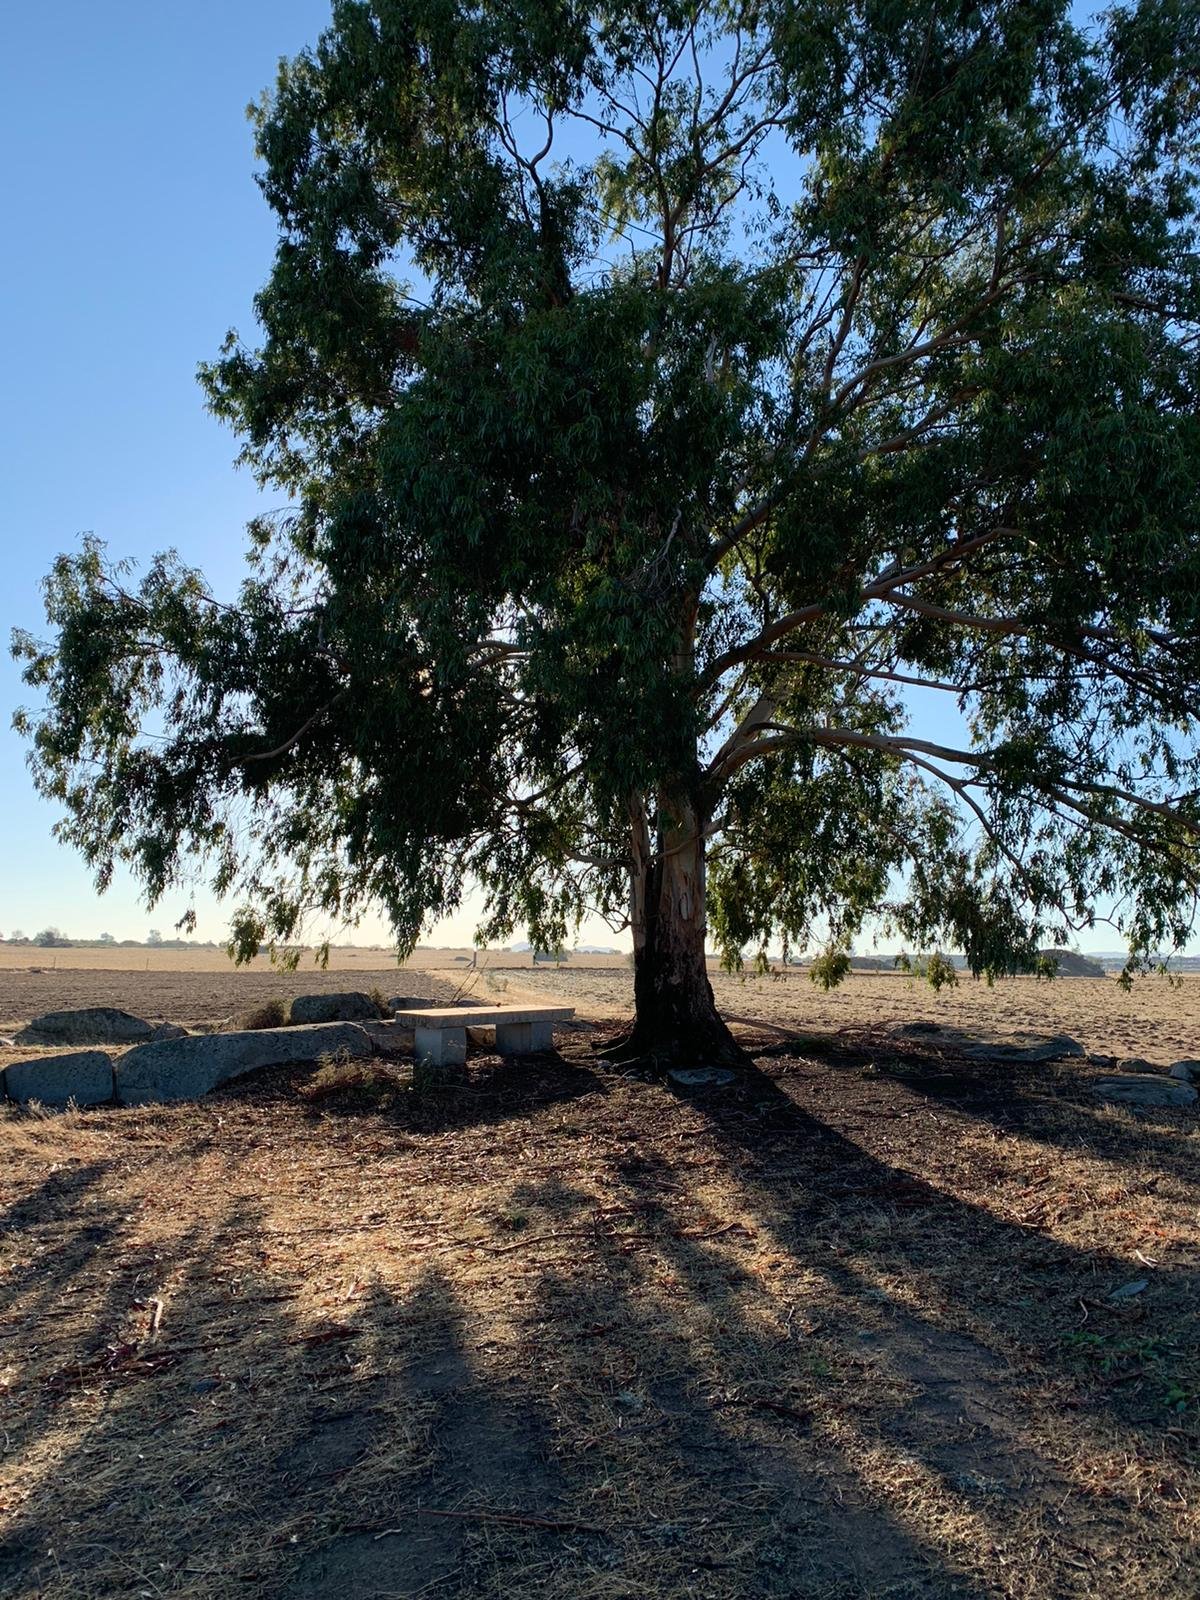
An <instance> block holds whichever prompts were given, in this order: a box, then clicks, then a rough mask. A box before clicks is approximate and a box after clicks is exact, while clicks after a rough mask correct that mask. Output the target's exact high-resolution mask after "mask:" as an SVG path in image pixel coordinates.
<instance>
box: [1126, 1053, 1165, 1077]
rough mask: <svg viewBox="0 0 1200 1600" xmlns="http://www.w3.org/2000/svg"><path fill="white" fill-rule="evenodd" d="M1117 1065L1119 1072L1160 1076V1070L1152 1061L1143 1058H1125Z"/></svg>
mask: <svg viewBox="0 0 1200 1600" xmlns="http://www.w3.org/2000/svg"><path fill="white" fill-rule="evenodd" d="M1115 1065H1116V1069H1117V1071H1118V1072H1140V1073H1143V1074H1147V1073H1150V1074H1153V1075H1154V1076H1155V1077H1157V1076H1158V1070H1159V1069H1158V1068H1157V1067H1156V1066H1155V1065H1154V1063H1153V1062H1152V1061H1147V1060H1145V1058H1144V1057H1142V1056H1123V1057H1122V1058H1121V1060H1120V1061H1118V1062H1116V1063H1115Z"/></svg>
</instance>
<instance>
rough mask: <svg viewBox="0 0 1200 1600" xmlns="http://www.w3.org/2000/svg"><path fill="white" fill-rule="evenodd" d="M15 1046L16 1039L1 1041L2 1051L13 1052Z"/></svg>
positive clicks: (0, 1048)
mask: <svg viewBox="0 0 1200 1600" xmlns="http://www.w3.org/2000/svg"><path fill="white" fill-rule="evenodd" d="M15 1044H16V1040H15V1039H0V1050H11V1049H12V1048H13V1046H14V1045H15Z"/></svg>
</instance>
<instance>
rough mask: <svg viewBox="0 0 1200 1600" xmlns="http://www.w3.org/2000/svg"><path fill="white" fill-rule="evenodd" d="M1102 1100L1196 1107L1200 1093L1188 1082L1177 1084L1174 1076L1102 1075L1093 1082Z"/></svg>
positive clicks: (1132, 1103)
mask: <svg viewBox="0 0 1200 1600" xmlns="http://www.w3.org/2000/svg"><path fill="white" fill-rule="evenodd" d="M1092 1088H1093V1089H1094V1090H1095V1092H1096V1093H1097V1094H1098V1095H1099V1096H1100V1097H1101V1099H1102V1100H1108V1101H1109V1102H1111V1103H1112V1104H1113V1105H1121V1106H1179V1107H1182V1106H1193V1105H1195V1103H1196V1101H1197V1100H1198V1099H1200V1094H1198V1093H1197V1091H1196V1090H1195V1089H1193V1088H1192V1086H1191V1084H1188V1083H1175V1082H1172V1081H1171V1079H1170V1078H1161V1077H1159V1076H1157V1075H1155V1076H1154V1077H1153V1078H1150V1077H1143V1076H1141V1075H1140V1074H1136V1073H1134V1074H1131V1075H1130V1076H1129V1077H1128V1078H1098V1079H1097V1080H1096V1082H1095V1083H1094V1084H1093V1085H1092Z"/></svg>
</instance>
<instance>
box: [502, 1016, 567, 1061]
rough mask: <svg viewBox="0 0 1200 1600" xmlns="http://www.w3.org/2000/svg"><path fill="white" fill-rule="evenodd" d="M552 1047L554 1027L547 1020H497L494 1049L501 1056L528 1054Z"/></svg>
mask: <svg viewBox="0 0 1200 1600" xmlns="http://www.w3.org/2000/svg"><path fill="white" fill-rule="evenodd" d="M553 1048H554V1028H553V1025H552V1024H551V1023H549V1022H498V1023H497V1024H496V1051H497V1054H499V1055H502V1056H530V1055H534V1054H536V1053H537V1051H539V1050H552V1049H553Z"/></svg>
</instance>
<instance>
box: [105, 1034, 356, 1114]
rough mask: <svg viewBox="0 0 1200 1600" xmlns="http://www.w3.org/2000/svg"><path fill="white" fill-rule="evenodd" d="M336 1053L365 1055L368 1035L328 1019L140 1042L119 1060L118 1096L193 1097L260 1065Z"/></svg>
mask: <svg viewBox="0 0 1200 1600" xmlns="http://www.w3.org/2000/svg"><path fill="white" fill-rule="evenodd" d="M336 1052H345V1053H346V1054H347V1055H351V1056H369V1055H371V1054H372V1048H371V1040H370V1038H369V1037H368V1036H367V1034H366V1032H365V1031H364V1029H362V1028H357V1027H355V1026H354V1024H353V1023H350V1022H326V1023H320V1024H317V1025H314V1026H312V1027H300V1028H269V1029H264V1030H262V1031H257V1032H252V1033H250V1032H248V1033H208V1034H192V1035H190V1036H189V1037H188V1038H186V1039H168V1040H163V1041H162V1043H160V1044H144V1045H142V1046H141V1047H140V1048H139V1049H137V1050H131V1051H130V1052H129V1054H128V1055H127V1056H125V1057H124V1058H123V1059H122V1060H120V1061H119V1062H118V1063H117V1066H116V1087H117V1100H118V1101H119V1102H120V1104H121V1105H123V1106H138V1105H148V1104H152V1103H154V1102H156V1101H160V1100H193V1099H195V1098H197V1097H198V1096H199V1095H202V1094H207V1093H208V1092H209V1090H210V1089H215V1088H216V1087H217V1085H218V1084H219V1083H225V1082H227V1081H228V1080H229V1079H230V1078H240V1077H241V1076H242V1074H243V1073H246V1072H255V1071H257V1070H258V1068H260V1067H278V1066H284V1065H286V1064H287V1063H289V1062H292V1061H316V1060H317V1059H318V1058H319V1057H320V1056H323V1055H332V1054H334V1053H336Z"/></svg>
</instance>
